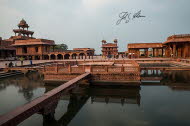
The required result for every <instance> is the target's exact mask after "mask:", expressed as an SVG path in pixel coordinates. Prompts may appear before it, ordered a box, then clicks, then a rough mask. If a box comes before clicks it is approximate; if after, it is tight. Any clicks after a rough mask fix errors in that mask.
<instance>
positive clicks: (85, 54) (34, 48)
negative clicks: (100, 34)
mask: <svg viewBox="0 0 190 126" xmlns="http://www.w3.org/2000/svg"><path fill="white" fill-rule="evenodd" d="M28 28H29V25H28V24H27V23H26V21H25V20H23V19H22V20H21V21H20V23H19V24H18V29H14V30H13V32H14V33H15V36H11V37H10V38H9V39H7V40H1V38H0V45H1V46H0V54H1V55H0V56H2V57H8V56H9V55H11V53H13V54H12V55H14V56H15V54H16V56H17V57H24V58H25V59H33V60H47V59H50V60H51V59H53V60H57V59H92V58H93V56H94V51H95V50H94V49H93V48H74V49H73V50H64V51H57V50H54V47H55V42H54V41H53V40H47V39H37V38H34V37H33V34H34V32H33V31H29V30H28ZM6 44H7V46H5V45H6ZM2 45H3V46H2ZM2 50H3V51H2ZM11 51H13V52H11Z"/></svg>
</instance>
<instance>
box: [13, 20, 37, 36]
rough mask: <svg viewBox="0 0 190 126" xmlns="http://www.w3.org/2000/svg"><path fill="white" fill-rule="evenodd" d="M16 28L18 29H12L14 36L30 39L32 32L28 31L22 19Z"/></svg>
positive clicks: (27, 26)
mask: <svg viewBox="0 0 190 126" xmlns="http://www.w3.org/2000/svg"><path fill="white" fill-rule="evenodd" d="M18 28H19V29H13V32H14V33H15V36H25V37H30V38H32V36H33V34H34V32H33V31H29V30H28V28H29V25H28V24H27V23H26V21H25V20H24V19H22V20H21V21H20V23H19V24H18Z"/></svg>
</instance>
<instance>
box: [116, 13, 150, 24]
mask: <svg viewBox="0 0 190 126" xmlns="http://www.w3.org/2000/svg"><path fill="white" fill-rule="evenodd" d="M142 17H146V16H142V15H141V10H140V11H138V12H137V13H134V14H133V15H132V13H129V12H121V13H120V14H119V18H120V19H119V20H118V21H117V22H116V25H119V24H120V23H121V22H122V21H124V22H125V23H129V22H130V21H131V20H134V19H135V18H142Z"/></svg>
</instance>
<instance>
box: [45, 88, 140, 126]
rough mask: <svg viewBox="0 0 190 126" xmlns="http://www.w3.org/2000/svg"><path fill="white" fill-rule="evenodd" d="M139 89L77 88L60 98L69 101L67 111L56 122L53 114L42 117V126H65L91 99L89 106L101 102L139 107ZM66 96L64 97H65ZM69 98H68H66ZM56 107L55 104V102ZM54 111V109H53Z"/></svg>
mask: <svg viewBox="0 0 190 126" xmlns="http://www.w3.org/2000/svg"><path fill="white" fill-rule="evenodd" d="M139 91H140V88H126V87H117V88H113V87H109V86H105V87H77V88H75V89H74V90H72V91H71V92H69V94H67V95H64V96H62V97H61V99H60V100H69V104H68V107H67V111H66V112H65V113H64V114H63V116H62V117H61V118H60V119H58V120H56V119H55V118H54V114H55V113H54V112H55V110H52V111H51V112H53V114H52V113H51V114H46V115H43V125H44V126H67V125H68V124H69V123H70V122H71V120H73V118H74V117H75V116H76V115H77V113H78V112H79V111H80V109H81V108H82V107H83V106H84V105H85V104H86V102H87V101H88V99H91V104H95V103H97V102H101V103H102V102H103V103H106V104H112V103H114V104H121V105H122V106H123V105H124V104H137V105H139V106H140V92H139ZM65 96H66V97H65ZM68 97H69V98H68ZM55 104H56V105H57V102H55ZM54 109H55V108H54Z"/></svg>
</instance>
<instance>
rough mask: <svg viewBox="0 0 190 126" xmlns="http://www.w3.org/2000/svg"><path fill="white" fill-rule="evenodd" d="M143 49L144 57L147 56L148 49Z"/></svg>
mask: <svg viewBox="0 0 190 126" xmlns="http://www.w3.org/2000/svg"><path fill="white" fill-rule="evenodd" d="M144 50H145V57H148V49H144Z"/></svg>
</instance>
